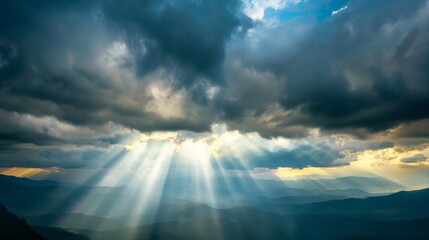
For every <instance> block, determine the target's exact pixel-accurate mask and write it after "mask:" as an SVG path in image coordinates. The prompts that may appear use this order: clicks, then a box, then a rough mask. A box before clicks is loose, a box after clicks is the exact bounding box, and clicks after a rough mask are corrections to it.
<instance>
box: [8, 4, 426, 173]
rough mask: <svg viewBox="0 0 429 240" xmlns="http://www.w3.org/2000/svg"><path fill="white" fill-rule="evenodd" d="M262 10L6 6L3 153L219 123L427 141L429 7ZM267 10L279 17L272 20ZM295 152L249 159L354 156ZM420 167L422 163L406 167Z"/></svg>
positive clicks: (287, 132)
mask: <svg viewBox="0 0 429 240" xmlns="http://www.w3.org/2000/svg"><path fill="white" fill-rule="evenodd" d="M261 4H262V2H260V1H245V2H244V3H243V2H241V1H239V0H221V1H219V0H206V1H190V0H187V1H169V0H160V1H155V0H149V1H137V0H128V1H125V2H124V1H117V0H109V1H91V2H89V1H72V2H69V1H55V2H49V3H47V2H46V1H38V0H36V1H27V0H17V1H10V2H8V3H5V4H4V5H5V6H4V7H2V8H1V9H0V136H1V140H0V151H2V154H3V155H4V156H9V155H8V154H9V153H10V151H13V149H20V151H23V150H22V149H23V148H25V149H28V148H33V147H34V146H37V147H53V145H57V146H58V145H61V146H63V147H64V146H67V147H69V146H92V147H94V148H98V147H108V146H110V145H113V144H115V143H117V142H118V141H119V140H123V139H125V138H127V136H128V137H129V136H131V135H133V134H135V132H134V131H139V132H151V131H190V132H211V130H210V128H211V126H212V125H213V123H225V124H227V126H228V129H230V130H238V131H240V132H242V133H246V132H248V133H250V132H256V133H258V134H259V135H260V136H263V137H267V138H269V137H279V136H281V137H294V138H295V137H297V138H300V137H301V138H306V137H311V136H314V133H315V132H317V133H318V136H320V135H329V134H351V135H354V136H356V137H359V138H370V137H374V136H376V137H380V136H384V137H385V138H387V139H388V140H389V141H390V140H392V139H399V138H421V139H424V138H427V137H429V132H428V131H427V130H426V129H429V128H428V122H429V120H428V119H429V111H428V109H429V82H428V77H429V72H428V71H429V35H428V33H429V31H428V30H429V24H428V23H429V21H428V20H429V19H428V18H429V4H428V2H427V1H424V0H416V1H411V2H407V3H406V4H405V3H404V1H401V0H394V1H387V0H382V1H376V2H374V1H370V0H364V1H348V2H347V5H345V4H344V5H341V6H339V7H338V6H336V7H335V8H333V9H329V11H327V14H325V15H326V17H324V18H320V17H319V15H317V14H314V16H313V15H312V14H311V13H308V14H307V15H305V14H301V15H299V14H297V17H289V16H288V14H293V13H297V12H299V11H310V10H308V9H313V7H314V4H315V3H314V2H312V1H272V2H269V4H268V3H267V4H265V5H264V4H262V5H261ZM310 6H311V7H310ZM268 8H269V9H270V11H275V12H276V13H277V15H275V17H273V18H271V19H267V18H266V17H264V16H265V15H264V11H265V10H266V9H268ZM302 9H304V10H302ZM261 11H262V13H261ZM305 13H307V12H305ZM334 13H335V14H334ZM279 16H280V17H279ZM284 19H286V20H284ZM88 132H89V133H88ZM392 141H393V140H392ZM418 142H419V143H421V140H419V141H418ZM296 149H299V151H298V150H297V151H296V152H294V151H292V152H291V151H277V152H275V153H272V152H269V151H268V152H263V153H261V154H260V155H259V156H260V158H265V157H264V156H265V155H267V156H268V155H269V156H270V157H266V158H270V159H273V161H274V163H270V162H269V161H265V162H263V161H262V160H261V161H260V160H259V158H257V157H254V158H252V157H250V156H249V159H251V161H252V164H253V163H255V164H254V165H252V164H250V163H249V165H250V166H254V167H279V166H285V167H296V168H302V167H305V166H320V167H323V166H339V165H343V164H345V163H347V162H348V161H350V159H347V156H346V155H345V154H344V152H343V151H342V150H338V149H336V148H334V149H331V148H330V146H328V147H320V146H318V145H310V146H307V145H300V146H299V147H297V148H296ZM321 149H322V150H323V151H322V150H321ZM325 150H326V151H325ZM25 151H27V150H25ZM19 154H21V153H19ZM22 154H23V156H24V155H25V154H24V153H22ZM88 154H89V155H88V156H87V155H85V156H81V155H79V154H77V155H73V156H66V157H67V158H69V159H74V157H76V158H78V159H80V160H79V161H77V160H76V161H75V164H76V165H73V164H71V165H70V166H81V165H84V164H85V159H90V158H91V156H92V155H91V154H94V155H95V154H96V152H92V153H88ZM60 155H61V154H60ZM60 155H58V156H56V155H49V156H48V157H46V156H45V158H44V159H49V158H50V159H58V158H62V157H61V156H60ZM38 157H39V155H37V156H36V157H35V158H38ZM25 158H30V157H28V156H27V157H25ZM82 159H83V160H82ZM275 159H291V160H290V162H289V163H288V164H286V165H284V164H283V165H282V164H280V165H278V164H276V163H277V162H276V161H275ZM249 161H250V160H249ZM418 161H423V160H422V156H420V157H418V156H417V157H411V158H407V159H403V162H404V163H407V162H418ZM42 162H43V161H42ZM259 162H260V163H259ZM256 163H257V164H256ZM223 164H224V165H225V166H224V167H226V168H228V167H230V168H235V167H237V166H234V164H235V163H229V162H228V161H227V160H225V163H223ZM42 165H43V164H42ZM48 165H49V166H50V165H52V164H51V162H50V161H48V162H47V163H46V166H48Z"/></svg>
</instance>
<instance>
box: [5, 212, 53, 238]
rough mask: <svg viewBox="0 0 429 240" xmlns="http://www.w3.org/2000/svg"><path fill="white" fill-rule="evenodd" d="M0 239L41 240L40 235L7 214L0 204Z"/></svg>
mask: <svg viewBox="0 0 429 240" xmlns="http://www.w3.org/2000/svg"><path fill="white" fill-rule="evenodd" d="M0 239H7V240H15V239H16V240H18V239H19V240H23V239H31V240H33V239H34V240H39V239H40V240H43V239H45V238H43V237H42V236H41V235H39V234H38V233H37V232H35V231H34V230H33V229H31V228H30V226H29V225H28V223H27V222H26V221H25V220H23V219H20V218H18V217H17V216H16V215H14V214H13V213H11V212H9V211H8V210H7V209H6V207H5V206H4V205H3V204H0Z"/></svg>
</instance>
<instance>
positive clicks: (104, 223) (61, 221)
mask: <svg viewBox="0 0 429 240" xmlns="http://www.w3.org/2000/svg"><path fill="white" fill-rule="evenodd" d="M22 217H23V218H24V219H25V220H27V221H28V222H29V223H30V224H31V225H35V226H43V227H56V228H64V229H92V230H112V229H118V228H123V227H125V223H124V222H123V221H121V220H119V219H114V218H105V217H99V216H91V215H85V214H80V213H56V214H44V215H37V216H22Z"/></svg>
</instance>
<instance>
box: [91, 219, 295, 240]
mask: <svg viewBox="0 0 429 240" xmlns="http://www.w3.org/2000/svg"><path fill="white" fill-rule="evenodd" d="M91 239H93V240H109V239H123V240H128V239H129V240H131V239H154V240H161V239H219V240H220V239H234V240H241V239H243V240H248V239H272V240H276V239H279V240H280V239H288V236H286V235H285V234H284V233H282V232H281V231H279V230H277V229H275V228H273V227H271V226H269V225H267V224H265V223H261V222H258V221H240V222H236V221H219V220H199V221H180V222H167V223H157V224H149V225H144V226H140V227H134V228H125V229H122V230H118V231H109V232H101V233H100V232H98V233H94V234H92V235H91Z"/></svg>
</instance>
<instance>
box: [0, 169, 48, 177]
mask: <svg viewBox="0 0 429 240" xmlns="http://www.w3.org/2000/svg"><path fill="white" fill-rule="evenodd" d="M49 172H51V170H48V169H43V168H20V167H12V168H0V174H2V175H7V176H14V177H26V178H28V177H33V176H35V175H38V174H41V173H46V174H49Z"/></svg>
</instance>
